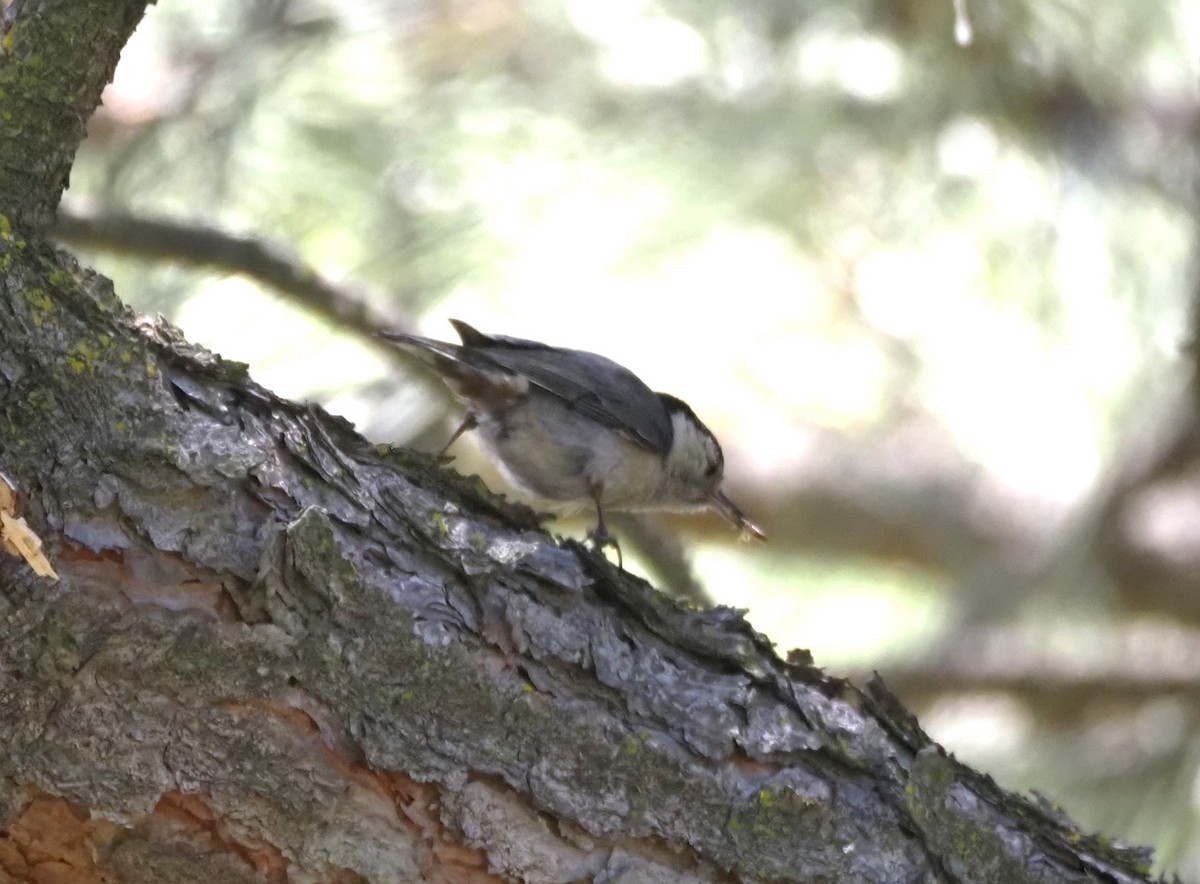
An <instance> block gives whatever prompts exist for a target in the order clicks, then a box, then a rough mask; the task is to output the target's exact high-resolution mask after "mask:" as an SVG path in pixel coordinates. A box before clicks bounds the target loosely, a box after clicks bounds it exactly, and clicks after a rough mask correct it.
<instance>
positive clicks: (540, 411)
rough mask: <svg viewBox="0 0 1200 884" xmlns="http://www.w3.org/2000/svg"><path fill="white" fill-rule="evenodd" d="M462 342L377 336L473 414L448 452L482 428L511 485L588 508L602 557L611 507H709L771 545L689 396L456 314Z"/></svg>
mask: <svg viewBox="0 0 1200 884" xmlns="http://www.w3.org/2000/svg"><path fill="white" fill-rule="evenodd" d="M450 324H451V325H452V326H453V327H454V330H455V331H456V332H457V333H458V337H459V340H460V342H461V343H458V344H454V343H450V342H448V341H439V340H436V339H433V338H426V337H421V336H419V335H413V334H408V333H405V332H394V331H383V332H380V333H379V337H381V338H383V339H384V340H387V341H390V342H392V343H394V344H397V345H399V346H400V347H401V348H403V349H405V350H408V351H409V352H411V353H413V354H414V355H416V356H417V357H419V358H420V359H422V361H424V362H425V363H426V364H428V365H429V366H430V367H431V368H432V369H433V370H434V371H435V373H437V374H438V375H439V376H440V377H441V379H442V380H443V381H444V382H445V384H446V385H447V386H448V387H449V388H450V391H451V392H452V393H453V394H454V395H455V396H456V397H457V398H458V399H459V400H461V401H462V402H463V403H465V405H466V408H467V411H466V415H465V416H464V418H463V421H462V423H460V424H459V426H458V428H457V429H456V430H455V431H454V433H453V434H452V435H451V436H450V439H449V441H448V442H447V443H446V445H445V447H444V448H443V449H442V452H441V454H442V455H445V453H446V452H447V451H448V450H449V448H450V446H451V445H453V444H454V442H455V441H456V440H457V439H458V438H459V437H460V436H461V435H463V434H464V433H466V432H468V431H470V430H477V431H478V433H479V437H480V439H481V441H482V447H483V450H484V452H485V453H486V454H487V455H488V456H489V457H490V458H491V459H492V460H493V461H494V462H495V463H496V464H497V465H498V466H499V467H500V470H501V472H502V473H503V474H504V475H505V477H506V478H507V479H508V481H509V482H511V483H512V484H513V485H514V486H516V487H517V488H520V489H521V490H523V491H525V492H527V493H529V494H532V495H533V496H535V497H538V498H541V499H543V500H545V501H549V502H551V503H552V504H553V505H556V507H557V508H558V509H560V510H565V511H570V510H577V509H580V508H583V507H586V506H588V505H589V504H590V505H591V506H594V507H595V510H596V527H595V528H594V529H592V530H591V531H590V532H588V535H587V536H588V539H589V540H591V541H592V543H593V544H594V546H595V548H596V550H597V551H598V552H601V553H602V551H603V549H604V547H606V546H612V547H614V548H615V550H616V553H617V563H618V566H619V567H622V568H623V567H624V562H623V558H622V556H621V547H620V543H619V542H618V541H617V539H616V537H614V536H613V535H612V534H611V533H610V532H609V530H608V526H607V525H606V523H605V520H604V515H605V513H606V512H615V511H637V510H684V511H686V510H698V509H704V508H708V507H711V508H713V509H715V510H716V511H717V512H718V513H720V514H721V515H722V516H724V517H725V518H726V519H728V520H729V521H730V522H731V523H733V525H735V526H736V527H737V528H738V529H740V531H741V536H742V537H743V539H745V538H748V537H755V538H758V539H760V540H765V539H766V535H765V534H764V533H763V531H762V529H761V528H759V527H758V525H756V524H755V523H754V522H752V521H751V520H750V519H749V518H748V517H747V516H746V515H745V514H744V513H743V512H742V511H741V509H739V508H738V507H737V505H736V504H734V502H733V501H732V500H730V499H729V497H728V495H726V494H725V492H724V491H723V490H722V489H721V483H722V480H723V478H724V470H725V459H724V455H723V454H722V451H721V446H720V444H719V443H718V442H717V439H716V436H714V435H713V433H712V431H711V430H709V429H708V427H706V426H705V425H704V423H703V422H702V421H701V420H700V419H699V418H698V417H697V416H696V413H695V412H694V411H693V410H692V409H691V407H690V406H688V404H687V403H686V402H684V401H683V400H682V399H679V398H677V397H675V396H671V395H669V394H667V393H656V392H654V391H653V390H651V389H650V388H649V387H648V386H646V384H645V383H643V382H642V381H641V380H640V379H639V378H638V377H637V376H636V375H635V374H634V373H633V372H632V371H630V370H629V369H627V368H625V367H624V366H622V365H619V364H617V363H616V362H614V361H613V360H611V359H608V358H607V357H605V356H601V355H599V354H597V353H588V352H586V351H583V350H569V349H564V348H560V347H552V346H550V345H548V344H542V343H539V342H537V341H530V340H524V339H522V338H514V337H507V336H504V335H489V334H484V333H483V332H480V331H478V330H477V329H475V328H473V327H472V326H470V325H468V324H467V323H465V322H463V321H462V320H458V319H451V320H450Z"/></svg>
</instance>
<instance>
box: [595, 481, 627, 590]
mask: <svg viewBox="0 0 1200 884" xmlns="http://www.w3.org/2000/svg"><path fill="white" fill-rule="evenodd" d="M592 500H594V501H595V502H596V527H595V528H593V529H592V530H591V531H589V532H588V535H587V536H588V540H590V541H591V542H592V543H593V544H594V545H595V547H596V552H598V553H600V554H601V555H604V547H606V546H611V547H612V548H613V549H615V550H616V551H617V567H618V568H620V569H621V570H622V571H624V570H625V560H624V558H623V557H622V556H621V544H619V543H617V538H616V537H614V536H613V535H611V534H609V533H608V527H607V526H606V525H605V524H604V508H603V507H601V506H600V489H599V488H596V487H593V488H592Z"/></svg>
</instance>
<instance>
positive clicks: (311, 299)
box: [54, 205, 412, 350]
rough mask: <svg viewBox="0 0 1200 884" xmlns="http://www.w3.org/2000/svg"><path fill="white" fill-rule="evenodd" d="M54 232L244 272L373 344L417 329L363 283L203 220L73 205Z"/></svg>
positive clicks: (118, 249) (98, 245)
mask: <svg viewBox="0 0 1200 884" xmlns="http://www.w3.org/2000/svg"><path fill="white" fill-rule="evenodd" d="M54 235H55V236H56V237H58V238H61V239H63V240H64V241H66V242H69V243H72V244H74V245H77V246H83V247H85V248H92V249H102V250H104V251H108V252H113V253H116V254H124V255H134V256H136V257H139V258H145V259H149V260H162V261H169V262H176V263H181V264H189V265H192V266H195V267H212V268H216V269H218V270H222V271H225V272H227V273H235V274H241V275H243V276H246V277H249V278H250V279H254V280H257V281H258V282H261V283H262V284H263V285H266V286H270V287H271V288H274V289H276V290H278V291H279V292H281V293H283V294H285V295H288V296H289V297H291V298H293V299H295V300H296V301H297V302H298V303H299V304H300V305H301V306H302V307H304V308H305V309H307V310H309V311H310V312H312V313H314V314H315V315H317V316H320V317H322V318H324V319H326V320H327V321H328V322H330V323H332V324H333V325H335V326H337V327H339V328H345V329H348V330H351V331H354V332H357V333H359V334H361V335H363V336H364V337H366V338H368V339H370V340H371V341H372V342H373V343H378V342H377V341H376V340H375V334H376V332H378V331H380V330H381V329H385V328H390V329H411V328H412V322H411V321H410V320H406V319H392V318H389V317H385V316H384V315H383V314H381V313H380V312H378V311H376V310H375V309H374V308H373V307H372V306H371V305H370V303H369V302H368V301H367V299H366V298H365V297H364V294H363V292H362V291H361V287H352V286H346V285H340V284H338V283H334V282H332V281H330V280H328V279H326V278H324V277H323V276H321V275H320V274H319V273H318V272H317V271H316V270H314V269H313V268H312V267H310V266H308V265H307V264H305V263H304V262H303V261H302V260H300V259H299V258H298V257H297V256H295V255H292V254H289V253H288V252H287V251H286V250H285V249H283V248H282V247H281V246H279V245H278V244H277V243H274V242H272V241H270V240H266V239H260V238H258V237H253V236H238V235H236V234H232V233H228V232H227V231H224V230H221V229H219V228H216V227H209V226H207V225H203V224H196V223H191V222H188V223H184V222H178V221H170V220H167V219H164V218H157V219H151V218H142V217H138V216H135V215H128V214H124V213H117V212H98V211H88V210H85V209H82V208H80V207H78V206H69V205H67V206H63V207H62V208H61V209H60V211H59V214H58V221H57V223H56V224H55V228H54ZM388 349H389V350H391V349H394V348H390V347H389V348H388Z"/></svg>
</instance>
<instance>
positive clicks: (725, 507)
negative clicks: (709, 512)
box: [708, 488, 767, 540]
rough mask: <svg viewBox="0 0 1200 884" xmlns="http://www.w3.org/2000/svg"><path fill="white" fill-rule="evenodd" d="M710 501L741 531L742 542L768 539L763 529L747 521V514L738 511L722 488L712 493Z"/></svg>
mask: <svg viewBox="0 0 1200 884" xmlns="http://www.w3.org/2000/svg"><path fill="white" fill-rule="evenodd" d="M708 500H709V503H711V504H712V505H713V508H714V509H716V511H717V512H719V513H720V514H721V515H723V516H724V517H725V518H727V519H728V520H729V521H731V522H733V524H734V525H736V526H737V527H738V528H740V529H741V532H742V538H741V539H742V540H748V539H750V538H751V537H757V538H758V539H759V540H766V539H767V535H766V534H764V533H763V530H762V528H759V527H758V526H757V525H755V524H754V523H753V522H751V521H750V520H749V519H747V518H746V514H745V513H743V512H742V511H741V510H740V509H738V507H737V504H735V503H734V502H733V501H732V500H730V499H729V498H728V497H727V496H726V495H725V492H724V491H722V490H721V489H720V488H718V489H716V490H715V491H712V492H710V493H709V495H708Z"/></svg>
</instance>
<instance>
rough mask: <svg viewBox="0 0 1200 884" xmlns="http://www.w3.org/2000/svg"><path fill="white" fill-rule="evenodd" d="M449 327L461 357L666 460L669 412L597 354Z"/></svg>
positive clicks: (654, 396) (456, 325)
mask: <svg viewBox="0 0 1200 884" xmlns="http://www.w3.org/2000/svg"><path fill="white" fill-rule="evenodd" d="M451 323H452V324H453V325H454V328H455V330H457V331H458V334H459V337H461V338H462V341H463V346H462V348H461V349H462V350H463V351H465V353H470V354H472V355H473V356H476V355H477V356H482V357H484V358H486V359H487V360H490V361H491V362H493V363H495V364H496V365H498V366H499V367H501V368H503V369H505V370H507V371H509V372H511V373H513V374H516V375H520V376H523V377H526V378H528V379H529V382H530V383H531V384H533V385H534V386H536V387H538V388H539V389H541V390H544V391H545V392H547V393H549V394H550V395H552V396H556V397H557V398H559V399H561V400H562V401H563V402H564V403H565V404H566V406H567V407H568V408H572V409H574V410H576V411H577V412H579V414H581V415H583V416H584V417H586V418H588V419H590V420H593V421H595V422H596V423H598V424H601V425H602V426H605V427H608V428H609V429H612V430H615V431H617V432H619V433H623V434H624V435H626V436H627V437H628V438H630V439H631V440H633V441H634V442H636V443H637V444H638V445H641V446H642V447H643V448H646V449H648V450H650V451H654V452H656V453H658V454H664V455H665V454H666V453H667V452H668V451H670V449H671V440H672V437H673V435H674V432H673V430H672V428H671V417H670V415H669V414H668V412H667V409H666V408H665V407H664V405H663V403H662V400H661V399H660V398H659V397H658V395H657V394H656V393H655V392H654V391H652V390H651V389H650V388H649V387H647V386H646V385H645V384H644V383H642V381H641V380H640V379H639V378H638V377H637V375H635V374H634V373H633V372H631V371H630V370H629V369H627V368H625V367H624V366H621V365H618V364H617V363H615V362H613V361H612V360H611V359H608V358H606V357H604V356H600V355H599V354H596V353H587V352H585V351H582V350H563V349H559V348H556V347H549V346H547V345H545V344H539V343H538V342H536V341H526V340H523V339H521V338H508V337H502V336H500V335H485V334H483V333H482V332H479V331H476V330H475V329H474V328H472V327H471V326H469V325H467V324H466V323H465V322H460V321H458V320H451ZM443 346H445V345H443ZM564 356H566V357H569V358H564ZM601 382H602V383H601Z"/></svg>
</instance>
